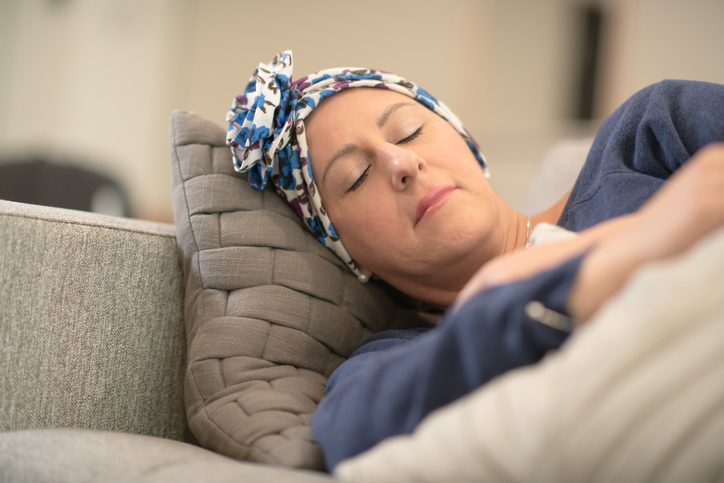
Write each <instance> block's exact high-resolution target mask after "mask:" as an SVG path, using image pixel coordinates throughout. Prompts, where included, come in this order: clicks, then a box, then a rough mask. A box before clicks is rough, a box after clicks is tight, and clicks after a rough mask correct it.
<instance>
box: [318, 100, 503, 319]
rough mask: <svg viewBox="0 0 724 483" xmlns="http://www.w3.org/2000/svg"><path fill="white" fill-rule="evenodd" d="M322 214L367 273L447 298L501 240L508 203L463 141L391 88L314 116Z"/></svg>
mask: <svg viewBox="0 0 724 483" xmlns="http://www.w3.org/2000/svg"><path fill="white" fill-rule="evenodd" d="M305 126H306V131H307V135H306V136H307V142H308V144H309V156H310V160H311V163H312V171H313V173H314V179H315V181H316V183H317V187H318V188H319V192H320V195H321V198H322V203H323V205H324V208H325V209H326V211H327V212H328V214H329V217H330V219H331V220H332V223H333V224H334V227H335V229H336V231H337V233H338V235H339V236H340V238H341V240H342V242H343V243H344V245H345V247H346V248H347V251H348V252H349V254H350V255H351V256H352V258H354V260H355V261H356V262H357V264H358V266H359V267H360V269H361V270H362V271H363V273H368V274H370V273H374V274H376V275H378V276H380V277H381V278H383V279H384V280H386V281H387V282H388V283H390V284H392V285H393V286H395V287H397V288H398V289H400V290H402V291H403V292H405V293H408V294H409V295H412V296H415V297H418V298H421V299H423V300H428V301H431V302H438V303H441V305H445V303H444V302H441V300H442V299H440V297H438V296H437V295H435V293H437V292H440V291H441V290H442V291H443V292H445V291H448V292H455V293H456V292H457V291H458V290H460V288H461V287H462V285H464V283H465V282H466V281H467V280H468V279H469V278H470V276H472V274H473V273H475V271H476V270H477V269H478V268H479V267H480V266H481V265H482V264H483V263H484V262H485V261H487V260H489V259H490V258H492V257H493V256H494V255H497V254H498V253H499V252H500V247H502V240H500V238H501V237H500V236H499V234H497V233H496V226H497V224H498V220H499V217H500V209H499V204H500V203H502V200H501V199H500V198H499V197H498V196H497V195H496V194H495V193H494V192H493V191H492V189H491V188H490V185H489V183H488V181H487V179H486V178H485V175H484V172H483V170H482V168H481V167H480V165H479V164H478V162H477V160H476V159H475V157H474V156H473V154H472V152H471V151H470V149H469V148H468V146H467V145H466V143H465V141H464V140H463V138H462V137H461V136H460V134H458V133H457V132H456V131H455V129H454V128H453V127H452V126H451V125H450V124H449V123H448V122H447V121H445V120H444V119H442V118H441V117H440V116H438V115H437V114H435V113H434V112H432V111H431V110H429V109H427V108H426V107H424V106H422V105H421V104H419V103H418V102H417V101H415V100H413V99H411V98H409V97H407V96H405V95H402V94H399V93H396V92H393V91H389V90H385V89H374V88H354V89H347V90H345V91H342V92H340V93H338V94H335V95H333V96H331V97H329V98H327V99H325V100H324V101H323V102H322V103H321V104H320V105H319V106H318V107H317V108H316V109H315V110H314V111H313V113H312V114H311V115H310V116H309V117H308V118H307V119H306V121H305Z"/></svg>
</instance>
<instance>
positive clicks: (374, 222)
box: [330, 205, 399, 258]
mask: <svg viewBox="0 0 724 483" xmlns="http://www.w3.org/2000/svg"><path fill="white" fill-rule="evenodd" d="M330 215H331V214H330ZM334 215H336V216H332V222H333V223H334V227H335V229H336V230H337V233H338V234H339V236H340V239H341V240H342V243H344V246H345V248H347V251H348V252H349V254H350V255H351V256H352V257H353V258H360V256H361V254H362V253H363V252H366V251H369V250H375V249H379V248H380V247H383V246H386V245H387V244H389V243H390V241H391V240H395V239H397V238H399V237H398V234H397V232H396V230H395V228H396V227H397V226H398V225H399V223H395V222H394V220H392V219H391V216H390V211H389V210H385V209H382V208H381V207H380V206H379V205H376V206H364V207H360V208H358V209H355V210H354V211H353V212H352V213H347V214H346V215H342V214H341V213H335V214H334ZM336 218H339V221H337V222H335V221H334V220H335V219H336Z"/></svg>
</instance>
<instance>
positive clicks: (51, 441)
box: [0, 429, 333, 483]
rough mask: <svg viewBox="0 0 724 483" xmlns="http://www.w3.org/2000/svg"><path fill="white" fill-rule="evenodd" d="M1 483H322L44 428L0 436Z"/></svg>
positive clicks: (109, 436) (192, 453) (116, 437)
mask: <svg viewBox="0 0 724 483" xmlns="http://www.w3.org/2000/svg"><path fill="white" fill-rule="evenodd" d="M0 481H2V482H4V483H16V482H17V483H20V482H22V483H36V482H37V483H90V482H129V483H130V482H134V483H135V482H138V483H198V482H205V481H213V482H215V483H226V482H229V483H231V482H234V483H244V482H248V483H323V482H330V481H333V480H332V478H330V477H329V476H327V475H322V474H320V473H313V472H305V471H302V470H295V471H290V470H288V469H284V468H272V467H269V466H262V465H258V464H253V463H243V462H239V461H234V460H232V459H229V458H226V457H224V456H220V455H218V454H215V453H212V452H210V451H207V450H205V449H202V448H199V447H198V446H192V445H189V444H185V443H179V442H176V441H171V440H167V439H161V438H153V437H149V436H139V435H135V434H124V433H113V432H103V431H89V430H69V429H46V430H34V431H14V432H9V433H0Z"/></svg>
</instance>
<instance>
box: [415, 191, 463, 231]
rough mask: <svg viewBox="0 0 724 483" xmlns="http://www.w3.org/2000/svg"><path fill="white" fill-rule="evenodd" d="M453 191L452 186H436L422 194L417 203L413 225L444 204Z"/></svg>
mask: <svg viewBox="0 0 724 483" xmlns="http://www.w3.org/2000/svg"><path fill="white" fill-rule="evenodd" d="M453 191H455V187H454V186H438V187H437V188H433V189H431V190H430V191H429V192H428V193H427V194H426V195H425V196H423V197H422V199H421V200H420V201H419V202H418V203H417V210H416V212H415V226H417V224H418V223H420V221H422V220H423V219H425V218H427V217H428V216H429V215H431V214H432V213H434V212H435V211H437V210H438V209H439V208H440V207H441V206H442V205H444V204H445V202H446V201H447V199H448V198H449V197H450V195H452V192H453Z"/></svg>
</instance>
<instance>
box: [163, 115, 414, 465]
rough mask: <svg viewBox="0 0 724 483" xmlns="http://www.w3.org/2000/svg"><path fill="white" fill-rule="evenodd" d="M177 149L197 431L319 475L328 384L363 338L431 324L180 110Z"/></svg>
mask: <svg viewBox="0 0 724 483" xmlns="http://www.w3.org/2000/svg"><path fill="white" fill-rule="evenodd" d="M171 152H172V164H173V166H172V173H173V207H174V216H175V221H176V229H177V237H178V243H179V245H180V247H181V249H182V251H183V269H184V277H185V283H186V305H185V320H186V329H187V334H188V348H189V366H188V372H187V377H186V405H187V411H188V418H189V424H190V426H191V430H192V431H193V432H194V434H195V435H196V437H197V438H198V440H199V442H200V443H201V444H202V445H203V446H205V447H208V448H211V449H214V450H215V451H218V452H220V453H222V454H225V455H228V456H231V457H234V458H237V459H248V460H252V461H259V462H266V463H272V464H281V465H286V466H293V467H303V468H315V469H320V468H322V467H323V462H322V458H321V454H320V452H319V449H318V447H317V445H316V443H315V442H314V440H313V437H312V434H311V431H310V429H309V422H310V419H311V416H312V414H313V412H314V410H315V409H316V406H317V403H318V402H319V400H320V399H321V398H322V396H323V395H324V385H325V383H326V380H327V377H328V376H329V375H330V374H331V373H332V371H333V370H334V369H335V368H336V367H338V366H339V364H340V363H342V361H344V360H345V359H346V358H347V357H348V356H349V354H350V353H351V351H352V350H353V349H354V348H355V347H356V345H357V344H358V343H359V342H360V341H361V340H362V339H364V338H365V337H367V336H369V335H371V334H373V333H374V332H378V331H380V330H383V329H387V328H390V327H403V326H411V325H415V324H419V323H420V320H421V318H420V317H421V316H420V315H419V314H417V313H415V312H412V311H409V310H404V309H402V308H400V306H398V305H397V304H396V303H395V302H393V300H392V299H391V298H390V297H389V296H388V295H386V293H385V292H384V291H383V290H382V289H380V288H379V287H377V286H376V285H375V284H372V283H371V284H367V285H362V284H360V283H359V282H358V281H357V279H356V278H355V277H354V276H353V275H352V273H351V272H349V271H348V270H347V269H346V268H345V266H344V264H343V263H342V262H341V260H339V259H338V258H337V257H336V256H335V255H334V254H333V253H332V252H330V251H329V250H327V249H326V248H324V247H322V245H320V244H319V243H318V242H317V241H316V240H315V239H314V238H313V237H312V235H311V234H310V233H308V232H307V231H306V230H305V229H304V228H303V225H302V223H301V220H299V219H298V218H297V216H296V215H295V214H294V213H293V212H292V210H291V209H290V208H289V207H288V206H287V205H286V203H285V202H284V201H282V200H281V198H280V197H279V196H277V194H276V193H274V192H273V191H272V190H270V189H267V190H265V191H258V190H255V189H253V188H251V187H250V186H249V184H248V183H247V181H246V180H245V177H244V176H243V175H241V174H239V173H236V172H235V171H234V169H233V165H232V161H231V153H230V151H229V148H227V147H226V146H225V132H224V130H223V129H222V128H221V127H220V126H218V125H216V124H214V123H212V122H210V121H207V120H204V119H203V118H201V117H199V116H197V115H195V114H193V113H188V112H183V111H177V112H175V113H174V115H173V117H172V120H171Z"/></svg>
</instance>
